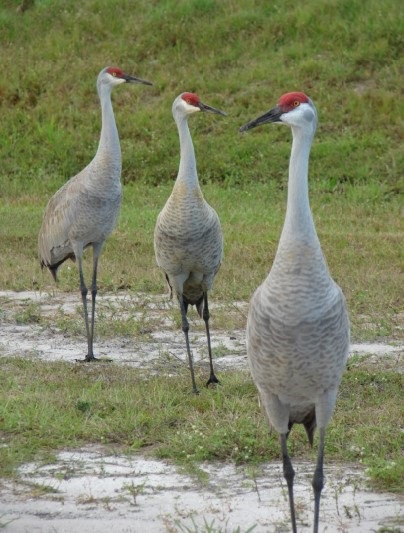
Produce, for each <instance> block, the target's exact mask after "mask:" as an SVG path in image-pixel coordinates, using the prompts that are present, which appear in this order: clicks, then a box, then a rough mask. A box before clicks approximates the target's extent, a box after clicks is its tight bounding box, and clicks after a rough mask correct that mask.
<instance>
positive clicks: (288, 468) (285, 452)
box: [280, 433, 297, 533]
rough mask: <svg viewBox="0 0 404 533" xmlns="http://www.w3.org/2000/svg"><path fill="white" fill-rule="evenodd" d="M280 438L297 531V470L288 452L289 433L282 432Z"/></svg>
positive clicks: (291, 507) (285, 476)
mask: <svg viewBox="0 0 404 533" xmlns="http://www.w3.org/2000/svg"><path fill="white" fill-rule="evenodd" d="M280 438H281V450H282V460H283V477H284V478H285V480H286V483H287V485H288V493H289V505H290V519H291V522H292V531H293V533H297V529H296V514H295V502H294V498H293V479H294V477H295V471H294V470H293V466H292V462H291V460H290V457H289V453H288V445H287V433H282V434H281V436H280Z"/></svg>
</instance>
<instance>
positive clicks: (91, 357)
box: [85, 245, 101, 361]
mask: <svg viewBox="0 0 404 533" xmlns="http://www.w3.org/2000/svg"><path fill="white" fill-rule="evenodd" d="M100 252H101V246H99V245H94V246H93V278H92V281H91V327H90V336H89V338H88V354H87V356H86V359H85V360H86V361H98V358H97V357H95V356H94V348H93V345H94V323H95V299H96V296H97V269H98V258H99V255H100Z"/></svg>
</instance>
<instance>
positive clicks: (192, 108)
mask: <svg viewBox="0 0 404 533" xmlns="http://www.w3.org/2000/svg"><path fill="white" fill-rule="evenodd" d="M177 108H179V109H181V110H182V112H183V113H185V114H186V115H189V114H191V113H195V112H197V111H203V112H208V113H216V114H218V115H224V116H226V113H225V112H224V111H220V109H216V108H215V107H211V106H210V105H207V104H204V103H202V102H201V100H200V98H199V96H198V95H197V94H195V93H182V94H180V95H179V96H178V97H177V98H176V99H175V100H174V104H173V111H174V109H177Z"/></svg>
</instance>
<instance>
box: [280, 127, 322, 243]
mask: <svg viewBox="0 0 404 533" xmlns="http://www.w3.org/2000/svg"><path fill="white" fill-rule="evenodd" d="M292 134H293V143H292V152H291V155H290V161H289V181H288V200H287V207H286V217H285V224H284V226H283V231H282V235H281V241H283V242H289V241H295V240H296V239H298V240H304V241H311V240H316V241H318V238H317V234H316V229H315V227H314V222H313V217H312V214H311V210H310V203H309V190H308V171H309V155H310V148H311V144H312V141H313V135H307V132H304V131H303V130H302V129H301V128H297V127H292Z"/></svg>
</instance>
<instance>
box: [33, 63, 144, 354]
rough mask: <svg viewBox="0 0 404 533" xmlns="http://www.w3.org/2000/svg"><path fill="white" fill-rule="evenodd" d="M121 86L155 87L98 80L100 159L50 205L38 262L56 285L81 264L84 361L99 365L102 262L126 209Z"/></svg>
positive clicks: (110, 76)
mask: <svg viewBox="0 0 404 533" xmlns="http://www.w3.org/2000/svg"><path fill="white" fill-rule="evenodd" d="M122 83H142V84H146V85H151V83H150V82H148V81H145V80H142V79H140V78H136V77H134V76H129V75H128V74H125V73H124V72H123V71H122V70H121V69H119V68H117V67H106V68H104V69H102V70H101V72H100V73H99V75H98V78H97V91H98V95H99V98H100V104H101V116H102V128H101V135H100V141H99V145H98V149H97V153H96V155H95V156H94V158H93V160H92V161H91V162H90V163H89V164H88V165H87V166H86V167H85V168H84V169H83V170H82V171H81V172H79V173H78V174H77V175H76V176H74V177H72V178H70V180H69V181H67V182H66V183H65V184H64V185H63V186H62V187H61V188H60V189H59V190H58V191H57V192H56V193H55V194H54V195H53V197H52V198H51V199H50V200H49V202H48V205H47V207H46V209H45V212H44V216H43V220H42V225H41V229H40V232H39V236H38V250H39V260H40V263H41V266H42V267H47V268H48V269H49V270H50V272H51V273H52V276H53V277H54V279H55V281H57V273H58V269H59V267H60V265H61V264H62V263H64V261H66V260H67V259H72V260H73V261H76V260H77V263H78V270H79V276H80V291H81V295H82V302H83V310H84V319H85V324H86V333H87V344H88V353H87V355H86V357H85V361H94V360H96V357H95V356H94V352H93V337H94V320H95V299H96V294H97V268H98V259H99V256H100V253H101V250H102V247H103V245H104V242H105V240H106V239H107V237H108V236H109V235H110V233H111V232H112V230H113V229H114V227H115V225H116V222H117V219H118V215H119V210H120V205H121V198H122V191H121V166H122V165H121V148H120V143H119V136H118V130H117V127H116V122H115V117H114V112H113V108H112V102H111V91H112V89H113V87H114V86H116V85H120V84H122ZM89 246H91V247H92V249H93V275H92V284H91V295H92V310H91V323H89V321H88V311H87V293H88V289H87V287H86V284H85V281H84V275H83V265H82V258H83V251H84V250H85V249H86V248H87V247H89Z"/></svg>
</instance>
